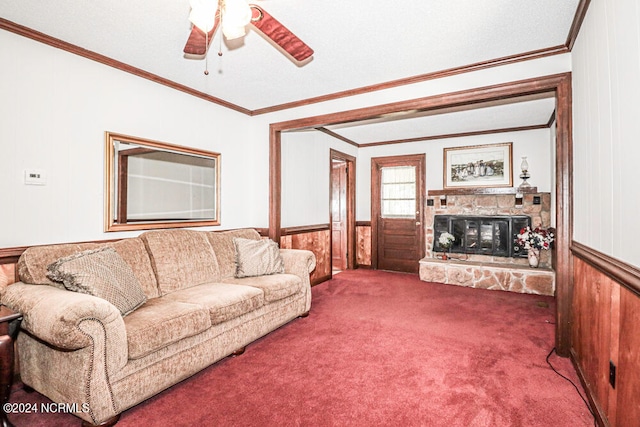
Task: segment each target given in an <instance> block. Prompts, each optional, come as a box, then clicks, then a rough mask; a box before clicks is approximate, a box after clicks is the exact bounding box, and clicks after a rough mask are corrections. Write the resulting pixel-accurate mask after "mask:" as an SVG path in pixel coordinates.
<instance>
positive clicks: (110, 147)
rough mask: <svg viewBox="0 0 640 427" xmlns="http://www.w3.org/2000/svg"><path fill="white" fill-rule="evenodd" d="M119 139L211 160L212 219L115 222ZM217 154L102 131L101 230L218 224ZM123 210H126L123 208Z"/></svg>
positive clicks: (117, 202)
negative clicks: (103, 141) (115, 144)
mask: <svg viewBox="0 0 640 427" xmlns="http://www.w3.org/2000/svg"><path fill="white" fill-rule="evenodd" d="M116 141H120V142H124V143H128V144H135V145H139V146H142V147H145V148H148V149H149V150H161V151H166V152H171V153H177V154H183V155H191V156H194V157H201V158H207V159H213V160H214V161H215V171H214V173H215V192H214V210H215V214H214V218H211V219H194V220H184V219H179V220H175V221H174V220H166V219H158V220H141V221H135V222H124V223H122V222H119V221H118V220H117V218H118V217H119V218H121V217H122V216H121V215H115V212H116V209H118V210H120V209H121V206H122V205H121V203H119V201H118V200H116V196H115V195H116V194H121V193H122V191H118V185H119V184H118V182H119V181H120V180H119V179H118V178H119V177H120V176H121V175H123V173H126V171H124V172H123V170H119V171H116V170H115V167H116V164H120V165H121V164H122V163H118V162H116V158H115V156H116V155H117V153H116V152H115V148H114V142H116ZM220 158H221V155H220V153H214V152H212V151H205V150H200V149H196V148H188V147H183V146H180V145H174V144H169V143H166V142H159V141H151V140H148V139H143V138H138V137H134V136H128V135H122V134H117V133H113V132H105V165H104V173H105V189H104V231H105V232H111V231H131V230H149V229H158V228H182V227H204V226H214V225H220ZM123 209H126V207H125V208H123Z"/></svg>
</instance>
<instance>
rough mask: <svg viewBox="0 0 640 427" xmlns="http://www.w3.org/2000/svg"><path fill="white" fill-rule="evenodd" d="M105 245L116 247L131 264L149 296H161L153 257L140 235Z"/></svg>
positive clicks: (119, 253)
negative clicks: (152, 260)
mask: <svg viewBox="0 0 640 427" xmlns="http://www.w3.org/2000/svg"><path fill="white" fill-rule="evenodd" d="M105 246H108V247H111V248H113V249H115V250H116V252H118V255H120V256H121V257H122V259H123V260H124V261H125V262H126V263H127V264H129V266H130V267H131V269H132V270H133V273H134V274H135V275H136V278H137V279H138V282H140V285H141V286H142V289H143V290H144V293H145V295H146V296H147V298H156V297H159V296H160V293H159V291H158V282H157V281H156V275H155V273H154V272H153V267H152V266H151V259H150V258H149V254H148V253H147V248H145V246H144V242H143V241H142V239H140V238H138V237H134V238H130V239H123V240H118V241H117V242H109V243H106V244H105Z"/></svg>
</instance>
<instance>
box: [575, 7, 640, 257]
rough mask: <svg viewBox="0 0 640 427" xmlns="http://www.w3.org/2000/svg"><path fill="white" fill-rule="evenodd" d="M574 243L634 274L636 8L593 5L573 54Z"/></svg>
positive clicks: (639, 80) (639, 152)
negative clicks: (613, 259) (620, 263)
mask: <svg viewBox="0 0 640 427" xmlns="http://www.w3.org/2000/svg"><path fill="white" fill-rule="evenodd" d="M572 60H573V142H574V143H573V151H574V156H573V157H574V165H573V166H574V175H573V188H574V192H573V193H574V230H573V232H574V239H575V240H576V241H578V242H580V243H583V244H585V245H588V246H590V247H592V248H594V249H596V250H599V251H601V252H603V253H605V254H607V255H610V256H613V257H616V258H618V259H621V260H623V261H625V262H628V263H630V264H632V265H635V266H640V245H639V244H638V240H639V239H640V231H638V227H637V226H636V221H637V218H638V212H640V190H639V188H640V187H638V169H639V168H638V159H640V143H639V142H640V102H639V100H640V5H639V4H638V2H637V0H594V1H592V2H591V5H590V6H589V10H588V12H587V16H586V18H585V20H584V23H583V25H582V29H581V31H580V34H579V36H578V39H577V41H576V44H575V46H574V48H573V52H572Z"/></svg>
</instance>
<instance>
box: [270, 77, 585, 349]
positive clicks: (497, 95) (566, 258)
mask: <svg viewBox="0 0 640 427" xmlns="http://www.w3.org/2000/svg"><path fill="white" fill-rule="evenodd" d="M548 92H552V93H553V94H554V95H555V98H556V244H555V252H556V256H555V259H556V265H555V270H556V351H557V352H558V354H559V355H560V356H565V357H568V356H569V355H570V349H571V324H570V321H571V298H572V294H573V271H572V254H571V251H570V244H571V241H572V239H573V199H572V176H573V159H572V156H573V137H572V94H571V73H570V72H568V73H561V74H554V75H550V76H544V77H535V78H532V79H527V80H519V81H515V82H508V83H502V84H498V85H493V86H486V87H480V88H475V89H469V90H463V91H459V92H451V93H446V94H439V95H434V96H428V97H424V98H417V99H411V100H407V101H400V102H393V103H389V104H382V105H377V106H373V107H365V108H359V109H356V110H349V111H343V112H336V113H330V114H324V115H319V116H312V117H305V118H301V119H295V120H289V121H284V122H277V123H271V124H270V125H269V237H270V238H272V239H273V240H275V241H276V242H278V241H280V235H281V233H282V230H281V212H280V209H281V194H280V193H281V185H282V182H281V180H282V174H281V166H282V157H281V156H282V153H281V146H280V144H281V139H280V138H281V135H280V134H281V132H283V131H292V130H297V129H313V128H316V127H322V126H328V125H331V124H338V123H349V122H355V121H358V120H365V119H373V118H378V117H380V116H382V115H385V114H390V113H397V112H402V111H411V110H417V111H435V110H439V109H444V108H452V107H462V106H469V105H473V104H480V103H483V105H486V103H492V102H495V103H497V104H498V103H501V102H502V103H504V100H506V99H510V98H517V97H519V96H524V95H534V94H541V93H548Z"/></svg>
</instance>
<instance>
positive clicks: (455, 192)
mask: <svg viewBox="0 0 640 427" xmlns="http://www.w3.org/2000/svg"><path fill="white" fill-rule="evenodd" d="M537 192H538V187H529V188H526V189H523V190H522V191H518V189H517V188H516V187H479V188H448V189H445V190H429V191H428V192H427V195H428V196H473V195H481V194H493V195H498V194H500V195H502V194H514V195H515V194H518V193H522V194H532V193H537Z"/></svg>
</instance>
